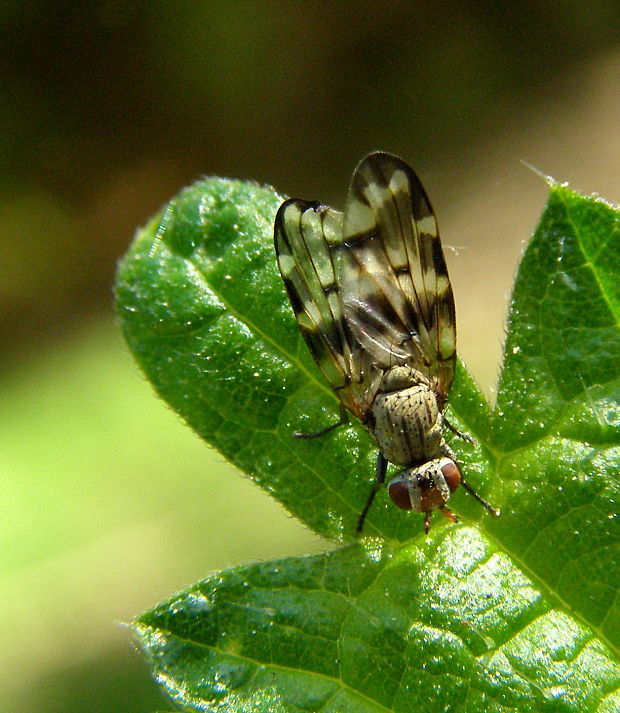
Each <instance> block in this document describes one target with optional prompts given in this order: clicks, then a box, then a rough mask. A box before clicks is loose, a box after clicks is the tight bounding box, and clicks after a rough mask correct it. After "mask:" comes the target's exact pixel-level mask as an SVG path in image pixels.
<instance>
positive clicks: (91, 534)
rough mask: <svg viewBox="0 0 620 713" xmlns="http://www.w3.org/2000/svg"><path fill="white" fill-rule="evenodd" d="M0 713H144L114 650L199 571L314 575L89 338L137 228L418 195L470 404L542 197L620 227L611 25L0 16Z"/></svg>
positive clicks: (301, 7)
mask: <svg viewBox="0 0 620 713" xmlns="http://www.w3.org/2000/svg"><path fill="white" fill-rule="evenodd" d="M0 27H1V31H2V37H1V42H0V55H1V57H2V61H1V62H0V97H1V98H0V127H1V128H0V168H1V170H0V260H1V277H0V329H1V331H2V344H3V349H2V356H1V360H0V380H1V382H2V390H1V392H0V393H1V397H0V411H1V424H2V426H1V429H0V548H1V557H0V611H2V626H1V627H0V711H7V712H8V711H11V713H15V712H16V711H20V712H21V711H31V710H32V711H35V710H36V711H37V712H38V713H51V712H52V711H54V712H60V711H62V712H63V713H66V712H67V711H84V710H88V711H89V712H90V713H99V712H102V713H103V712H104V711H105V712H107V711H110V712H111V711H125V712H129V713H131V712H133V711H136V712H145V713H146V712H147V711H151V710H154V709H155V708H158V707H160V708H165V707H166V703H165V702H162V699H160V697H159V693H158V691H157V689H156V687H155V685H154V684H152V683H151V681H150V679H149V674H148V671H147V668H146V665H145V664H144V663H143V662H142V660H141V658H140V656H139V655H138V654H137V653H136V652H135V651H134V649H133V648H132V644H131V642H130V636H129V634H128V631H127V630H126V629H125V628H123V625H122V622H126V621H129V620H130V619H131V618H132V617H133V616H134V615H135V614H137V613H138V612H140V611H141V610H143V609H145V608H147V607H149V606H150V605H152V604H154V603H156V602H157V601H159V600H160V599H162V598H164V597H165V596H167V595H169V594H170V593H172V592H173V591H175V590H177V589H180V588H181V587H183V586H185V585H187V584H190V583H191V582H193V581H194V580H196V579H198V578H199V577H201V576H203V575H205V574H207V573H209V572H210V571H212V570H213V569H215V568H220V567H224V566H227V565H230V564H236V563H242V562H247V561H250V560H255V559H261V558H267V557H271V556H276V555H284V554H298V553H303V552H311V551H316V550H318V549H321V548H323V547H324V546H325V543H322V542H320V541H319V540H318V539H317V538H316V537H315V536H314V535H312V534H311V533H309V532H307V531H305V530H304V529H303V528H302V527H301V526H300V525H299V524H297V523H296V522H295V521H293V520H292V519H291V518H289V517H288V516H287V515H286V513H284V512H283V511H282V509H281V508H280V507H279V506H278V505H277V504H275V503H273V502H271V501H270V500H269V499H268V498H267V497H266V496H265V495H263V494H262V492H260V491H259V490H258V489H257V488H255V487H254V486H253V485H251V484H250V483H249V482H248V481H247V480H245V479H244V478H243V477H241V476H240V475H239V474H236V473H235V472H234V470H233V469H232V468H231V467H230V466H228V465H227V464H226V463H225V462H224V461H223V459H222V458H221V457H220V456H218V455H217V454H216V453H213V452H211V451H210V450H209V448H208V447H207V446H205V445H204V444H202V443H201V442H199V441H198V439H197V438H196V437H194V436H193V435H192V434H191V433H190V432H189V431H188V430H187V429H186V428H185V427H184V426H183V425H182V424H181V423H180V422H179V421H178V419H177V418H176V417H175V415H174V414H172V413H170V412H169V411H168V410H167V409H166V408H165V406H164V405H163V404H162V403H161V402H159V401H158V400H157V398H156V397H155V396H154V395H153V393H152V392H151V389H150V387H149V385H148V384H147V383H146V381H145V380H144V378H143V377H142V376H141V375H140V373H139V372H138V369H137V367H136V366H135V365H134V364H133V362H132V359H131V357H130V355H129V354H128V352H127V350H126V348H125V347H124V345H123V342H122V339H121V336H120V334H119V330H118V328H117V325H116V324H115V319H114V315H113V312H112V305H111V302H112V299H111V285H112V282H113V276H114V269H115V263H116V261H117V260H118V258H119V257H120V256H121V255H122V253H123V252H124V250H125V249H126V246H127V245H128V243H129V241H130V239H131V236H132V234H133V232H134V230H135V228H136V227H137V226H138V225H140V224H141V223H143V222H145V220H146V219H147V218H148V217H149V216H150V215H152V214H153V213H154V212H155V211H156V210H157V209H158V207H159V206H160V205H161V204H162V203H163V202H164V201H166V200H167V199H168V198H170V197H171V196H172V195H173V194H174V193H176V192H177V191H178V190H179V189H180V188H181V187H182V186H184V185H186V184H188V183H190V182H191V181H193V180H194V179H195V178H196V177H198V176H200V175H201V174H218V175H222V176H231V177H238V178H247V179H253V180H256V181H259V182H262V183H270V184H272V185H274V186H275V187H276V188H277V189H278V190H280V191H282V192H283V193H286V194H289V195H296V196H300V197H304V198H312V199H320V200H322V201H324V202H327V203H332V204H334V205H335V206H336V207H342V204H343V200H344V195H345V191H346V187H347V183H348V180H349V177H350V174H351V171H352V169H353V167H354V165H355V163H356V162H357V161H358V160H359V159H360V158H361V157H362V156H363V155H364V154H365V153H367V152H368V151H370V150H373V149H385V150H390V151H393V152H395V153H397V154H399V155H401V156H402V157H403V158H405V159H406V160H407V161H408V162H410V163H411V164H412V165H413V166H414V167H415V168H416V170H417V171H418V173H419V174H420V176H421V177H422V179H423V181H424V184H425V186H426V187H427V190H428V192H429V194H430V196H431V199H432V201H433V203H434V206H435V210H436V212H437V214H438V216H439V222H440V226H441V229H442V233H443V237H444V242H445V243H446V244H448V245H451V246H453V247H454V250H452V251H449V252H448V261H449V265H450V272H451V276H452V280H453V283H454V286H455V292H456V299H457V312H458V319H459V333H460V337H459V338H460V342H459V348H460V352H461V355H462V356H463V357H464V358H465V360H466V361H467V362H468V364H469V366H470V368H471V370H472V371H473V373H474V375H475V376H476V377H477V379H478V381H479V383H480V384H481V386H482V387H483V389H484V390H485V392H486V393H487V394H489V396H490V398H492V395H493V383H494V380H495V377H496V374H497V369H498V363H499V360H500V351H501V341H502V335H503V325H504V316H505V310H506V305H507V300H508V296H509V292H510V285H511V279H512V276H513V274H514V271H515V268H516V265H517V262H518V257H519V254H520V252H521V250H522V247H523V244H524V242H525V241H526V240H527V238H528V236H529V235H530V233H531V231H532V230H533V228H534V227H535V224H536V221H537V218H538V215H539V213H540V210H541V209H542V207H543V205H544V202H545V198H546V186H545V184H544V182H543V181H541V179H540V178H539V177H538V176H537V175H535V173H533V172H532V171H530V170H529V169H528V168H526V167H525V166H524V165H523V163H522V161H527V162H529V163H530V164H532V165H533V166H535V167H536V168H538V169H539V170H541V171H543V172H545V173H547V174H551V175H553V176H554V177H555V178H557V179H558V180H561V181H569V182H570V183H571V184H572V185H573V186H574V187H575V188H577V189H580V190H583V191H585V192H599V193H600V194H601V195H603V196H605V197H607V198H608V199H610V200H612V201H618V200H619V199H620V171H619V170H618V168H619V166H620V124H619V118H620V12H619V7H618V3H617V1H616V0H591V1H590V2H589V3H583V2H580V1H579V0H556V1H555V2H542V1H534V2H527V3H524V2H517V1H516V0H512V1H504V2H501V3H488V2H481V1H477V2H476V1H472V2H456V1H452V2H450V1H448V2H435V3H428V2H382V3H379V2H365V1H364V0H356V1H355V2H342V3H327V2H319V1H316V0H314V1H310V2H304V3H290V2H289V3H284V2H240V1H239V0H228V1H227V2H225V3H224V2H222V3H218V2H208V1H207V2H189V1H184V0H177V1H174V0H173V1H171V2H158V1H153V0H151V1H150V2H131V1H129V0H127V1H124V0H108V1H102V2H91V3H88V2H86V3H84V2H75V1H72V0H65V1H64V2H57V1H54V0H52V1H50V0H47V1H46V2H43V1H42V0H31V1H29V2H27V1H26V0H9V1H8V2H4V3H2V7H1V8H0Z"/></svg>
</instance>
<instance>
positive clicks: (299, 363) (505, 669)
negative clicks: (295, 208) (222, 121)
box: [117, 179, 620, 713]
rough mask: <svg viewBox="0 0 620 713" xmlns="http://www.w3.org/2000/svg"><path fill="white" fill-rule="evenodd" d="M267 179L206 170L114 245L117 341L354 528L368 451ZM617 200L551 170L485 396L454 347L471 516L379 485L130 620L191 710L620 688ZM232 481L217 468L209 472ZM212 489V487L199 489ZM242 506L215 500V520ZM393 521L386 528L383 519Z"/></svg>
mask: <svg viewBox="0 0 620 713" xmlns="http://www.w3.org/2000/svg"><path fill="white" fill-rule="evenodd" d="M281 200H282V199H281V197H280V196H278V195H276V194H275V193H274V192H273V191H272V190H270V189H266V188H260V187H258V186H255V185H251V184H245V183H241V182H235V181H228V180H222V179H207V180H205V181H203V182H200V183H198V184H196V185H194V186H193V187H191V188H189V189H187V190H186V191H184V192H182V193H181V194H180V195H179V197H178V198H177V199H176V200H175V201H173V202H171V203H170V205H169V206H168V207H167V208H166V209H165V210H164V212H163V213H162V214H161V215H160V216H158V217H157V218H156V219H155V220H153V221H152V222H151V223H150V224H149V225H147V226H146V227H145V228H144V229H143V230H142V231H141V232H140V233H139V234H138V236H137V237H136V240H135V242H134V245H133V247H132V248H131V250H130V252H129V253H128V255H127V256H126V257H125V259H124V260H123V262H122V263H121V266H120V269H119V274H118V282H117V304H118V311H119V315H120V317H121V322H122V325H123V329H124V331H125V335H126V338H127V340H128V342H129V344H130V345H131V347H132V349H133V351H134V354H135V355H136V357H137V359H138V361H139V362H140V364H141V366H142V368H143V369H144V371H145V372H146V374H147V375H148V377H149V378H150V380H151V381H152V383H153V384H154V385H155V387H156V389H157V391H158V392H159V393H160V394H161V395H162V396H163V398H164V399H165V400H166V401H167V402H168V403H170V404H171V405H172V406H173V407H174V408H175V409H176V410H177V411H178V412H179V413H180V414H181V415H182V416H183V418H184V419H185V420H186V421H187V422H188V423H189V424H190V425H191V426H192V427H193V428H194V429H195V430H196V431H197V432H198V433H199V434H200V435H201V436H202V437H203V438H204V439H205V440H207V441H208V442H210V443H212V444H213V445H214V446H215V447H216V448H217V449H218V450H219V451H220V452H221V453H223V454H224V455H225V456H226V457H227V458H228V459H229V460H231V461H232V462H233V463H235V464H236V465H238V466H239V467H240V468H241V469H242V470H244V471H245V472H246V473H248V474H249V475H250V476H251V477H252V478H253V479H254V480H256V481H257V482H258V483H259V484H260V485H261V486H262V487H263V488H265V489H267V490H268V491H269V492H270V493H271V494H272V495H273V496H274V497H276V498H277V499H278V500H280V501H281V502H282V503H283V504H284V505H285V506H286V507H287V508H288V509H289V510H290V511H291V512H292V513H294V514H295V515H296V516H297V517H299V518H300V519H302V520H303V521H304V522H305V523H307V524H308V525H309V526H310V527H311V528H313V529H314V530H315V531H316V532H318V533H320V534H322V535H324V536H325V537H328V538H330V539H333V540H336V541H340V542H342V541H347V540H349V541H350V540H353V539H354V526H355V521H356V519H357V516H358V514H359V512H360V510H361V508H362V506H363V504H364V502H365V500H366V497H367V494H368V490H369V487H370V484H371V482H372V480H373V470H374V457H375V452H376V449H375V448H374V446H373V442H372V439H371V437H370V436H369V434H368V433H367V432H366V431H365V430H364V429H362V428H361V426H359V425H356V424H353V425H351V426H350V427H349V428H345V429H340V430H339V431H337V432H334V433H331V434H329V435H327V436H325V437H323V438H321V439H317V440H315V441H297V440H294V439H293V438H292V433H293V432H294V431H295V430H306V431H307V430H314V429H318V428H321V427H323V426H325V425H328V424H329V423H332V422H334V421H335V420H336V419H337V411H338V408H337V406H338V404H337V400H336V398H335V397H334V395H333V394H332V393H331V392H330V390H329V389H328V387H327V386H326V384H325V383H324V382H323V381H322V379H321V377H320V375H319V373H318V371H317V369H316V368H315V366H314V364H313V363H312V360H311V358H310V356H309V354H308V352H307V349H306V347H305V344H304V343H303V340H302V339H301V337H300V335H299V332H298V329H297V326H296V324H295V320H294V318H293V316H292V311H291V310H290V307H289V305H288V302H287V300H286V296H285V293H284V289H283V286H282V284H281V280H280V278H279V275H278V274H277V270H276V267H275V259H274V255H273V248H272V238H271V232H272V224H273V217H274V215H275V211H276V209H277V207H278V205H279V203H280V201H281ZM619 233H620V217H619V216H618V213H617V212H616V211H615V210H614V209H613V207H612V206H610V205H608V204H606V203H605V202H604V201H602V200H600V199H597V198H592V197H583V196H580V195H578V194H576V193H574V192H572V191H570V190H569V189H568V188H566V187H565V186H560V185H557V184H552V185H551V190H550V196H549V202H548V205H547V207H546V209H545V212H544V214H543V216H542V218H541V222H540V225H539V227H538V229H537V231H536V234H535V235H534V237H533V239H532V241H531V243H530V245H529V246H528V248H527V250H526V252H525V255H524V257H523V261H522V264H521V266H520V269H519V273H518V277H517V281H516V285H515V288H514V293H513V299H512V304H511V316H510V320H509V330H508V336H507V342H506V348H505V356H504V365H503V370H502V376H501V380H500V388H499V391H498V398H497V406H496V407H495V409H494V410H493V411H491V410H490V409H489V407H488V406H487V404H486V403H485V401H484V399H483V398H482V396H481V395H480V393H479V391H478V390H477V388H476V387H475V385H474V384H473V382H472V380H471V379H470V377H469V376H468V374H467V372H466V370H465V369H464V368H463V367H462V366H461V365H459V369H458V371H457V378H456V381H455V385H454V387H453V391H452V393H451V396H450V406H449V409H450V419H451V421H453V422H455V423H456V424H457V425H458V426H459V427H461V428H462V429H463V430H465V431H468V432H470V433H472V434H473V435H474V436H475V437H476V439H477V445H476V446H472V445H470V444H469V443H466V442H462V441H460V440H458V439H455V440H454V441H453V442H452V446H453V448H454V449H455V450H457V453H458V455H459V458H460V459H461V460H462V462H463V470H464V472H465V474H466V477H467V480H468V482H469V483H470V484H471V485H473V486H474V487H475V488H476V489H477V490H478V491H479V492H480V493H481V494H482V495H483V496H484V497H486V498H487V499H489V500H490V501H491V502H492V503H493V505H495V506H499V507H500V508H501V510H502V516H501V517H499V518H493V517H491V516H489V515H488V514H487V513H486V512H485V511H483V510H482V508H481V507H480V506H479V504H478V503H476V502H475V501H474V500H473V499H472V498H470V497H469V496H468V495H467V494H466V493H464V492H461V491H457V493H455V495H454V497H453V503H454V510H455V511H456V512H457V513H458V514H459V516H461V517H462V519H463V521H464V522H465V523H468V526H465V525H457V526H454V525H448V524H447V523H442V522H439V519H438V518H437V520H436V522H435V524H434V527H433V530H432V531H431V535H430V536H429V537H427V538H425V537H423V535H422V533H421V516H419V515H416V514H412V513H407V512H403V511H400V510H398V509H397V508H395V507H393V506H392V505H390V504H389V503H388V499H387V497H386V494H385V492H383V493H381V494H380V495H379V496H378V497H377V501H376V504H375V505H373V508H372V509H371V512H370V514H369V517H368V521H367V528H366V534H367V535H369V536H375V537H372V538H369V539H367V540H364V541H362V542H360V543H357V544H355V545H350V546H347V547H345V548H343V549H341V550H338V551H336V552H333V553H332V554H330V555H325V556H323V557H318V558H316V557H315V558H307V559H303V558H299V559H290V560H284V561H282V562H276V563H268V564H266V565H260V566H252V567H246V568H241V569H236V570H231V571H229V572H226V573H224V574H221V575H218V576H217V577H214V578H212V579H208V580H205V581H204V582H202V583H200V584H198V585H197V586H196V587H193V588H191V589H190V590H188V591H187V592H184V593H183V594H181V595H179V596H178V597H175V598H174V599H173V600H171V601H170V602H167V603H165V604H163V605H161V606H160V607H158V608H157V609H155V610H154V611H152V612H150V613H147V614H145V615H144V616H143V617H141V618H140V619H139V620H138V621H137V622H136V625H135V626H136V632H137V636H138V638H139V641H140V643H141V645H142V647H143V649H144V650H145V652H146V654H147V656H148V657H149V659H150V660H151V662H152V665H153V667H154V671H155V673H156V675H157V677H158V679H159V680H160V682H161V683H162V685H164V687H165V688H166V689H167V690H168V692H169V693H170V695H171V696H172V697H173V698H174V699H175V701H176V702H177V703H178V704H179V705H181V706H182V707H183V708H185V709H187V710H194V709H200V710H205V709H206V710H215V709H217V710H228V711H249V710H252V711H256V710H260V711H262V710H282V711H288V710H291V711H293V710H294V711H297V710H304V711H306V710H307V711H318V710H321V711H329V710H334V711H336V710H338V711H346V710H355V711H365V710H368V711H386V710H393V711H409V710H412V711H414V710H415V711H429V712H433V713H434V712H435V711H444V710H453V711H494V712H495V711H498V712H499V711H502V712H503V711H515V712H517V711H518V712H521V711H553V712H555V711H598V712H601V713H611V711H615V710H618V709H619V707H620V667H619V665H618V659H619V658H620V598H619V597H618V591H619V589H620V517H618V498H619V497H620V493H619V490H620V478H619V475H618V473H619V466H620V457H619V456H620V451H619V450H618V445H619V441H620V391H619V386H620V373H619V372H620V330H619V329H618V316H619V315H620V286H619V284H618V280H617V279H616V276H617V275H618V274H620V240H619V238H620V235H619ZM222 487H225V483H223V484H222ZM205 497H206V495H205ZM226 516H230V517H234V513H230V514H228V515H227V514H226V513H223V514H222V517H226ZM383 538H384V539H383Z"/></svg>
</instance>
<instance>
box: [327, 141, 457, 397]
mask: <svg viewBox="0 0 620 713" xmlns="http://www.w3.org/2000/svg"><path fill="white" fill-rule="evenodd" d="M334 264H335V268H336V275H337V282H338V288H339V292H340V297H341V300H342V304H343V309H344V315H345V321H346V323H347V325H348V327H349V329H350V330H351V333H352V334H353V338H354V340H355V341H356V342H358V343H359V345H360V346H361V347H362V349H364V350H365V351H367V352H368V353H369V354H370V355H371V356H372V360H373V363H374V364H376V365H377V366H378V367H380V368H381V367H382V368H389V367H391V366H394V365H395V364H404V365H410V366H412V367H413V368H415V369H416V370H418V371H420V372H422V373H423V374H424V375H425V376H426V377H427V378H428V379H429V382H430V384H431V386H432V388H433V389H434V390H435V392H436V393H437V396H438V399H439V403H440V406H442V405H443V404H444V403H445V400H446V397H447V395H448V391H449V390H450V386H451V385H452V381H453V379H454V368H455V360H456V327H455V312H454V297H453V294H452V287H451V285H450V280H449V278H448V272H447V269H446V262H445V259H444V255H443V251H442V248H441V242H440V239H439V232H438V230H437V223H436V221H435V216H434V213H433V209H432V207H431V204H430V202H429V200H428V197H427V196H426V192H425V191H424V188H422V184H421V183H420V181H419V179H418V177H417V176H416V175H415V173H414V172H413V170H412V169H411V168H410V167H409V166H408V165H407V164H406V163H404V162H403V161H401V160H400V159H399V158H397V157H396V156H392V155H390V154H386V153H373V154H370V155H369V156H367V157H366V158H365V159H364V160H363V161H362V162H361V163H360V164H359V165H358V167H357V169H356V170H355V173H354V174H353V179H352V181H351V187H350V189H349V195H348V199H347V204H346V209H345V214H344V221H343V228H342V238H341V244H340V249H339V250H337V252H336V254H334Z"/></svg>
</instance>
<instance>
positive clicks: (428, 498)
mask: <svg viewBox="0 0 620 713" xmlns="http://www.w3.org/2000/svg"><path fill="white" fill-rule="evenodd" d="M460 482H461V472H460V470H459V468H458V466H457V464H456V463H455V462H454V461H453V460H451V459H450V458H436V459H434V460H431V461H429V462H428V463H424V465H421V466H418V467H417V468H409V469H407V470H403V471H402V472H401V473H399V474H398V475H396V476H395V477H394V478H392V480H390V482H389V483H388V493H389V496H390V498H391V500H392V502H393V503H394V504H395V505H397V506H398V507H399V508H401V510H414V511H415V512H431V510H436V509H437V508H442V507H444V506H445V504H446V503H447V502H448V500H449V499H450V495H451V494H452V493H453V492H454V491H455V490H456V489H457V488H458V487H459V484H460Z"/></svg>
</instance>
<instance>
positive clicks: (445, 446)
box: [441, 443, 500, 515]
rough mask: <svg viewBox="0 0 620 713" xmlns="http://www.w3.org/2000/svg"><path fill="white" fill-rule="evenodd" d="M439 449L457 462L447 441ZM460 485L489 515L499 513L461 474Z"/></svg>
mask: <svg viewBox="0 0 620 713" xmlns="http://www.w3.org/2000/svg"><path fill="white" fill-rule="evenodd" d="M441 451H442V453H443V454H444V455H445V456H447V457H448V458H450V460H453V461H454V462H455V463H458V459H457V457H456V453H455V452H454V451H453V450H452V448H450V446H449V445H448V444H447V443H442V445H441ZM461 485H462V486H463V487H464V488H465V490H467V492H468V493H469V494H470V495H471V496H472V497H473V498H475V499H476V500H477V501H478V502H479V503H480V505H482V507H483V508H484V509H485V510H486V511H487V512H490V513H491V515H499V514H500V511H499V509H498V508H494V507H493V506H492V505H491V503H489V502H487V501H486V500H485V499H484V498H483V497H482V496H481V495H478V493H477V492H476V491H475V490H474V489H473V488H472V487H471V485H470V484H469V483H468V482H467V481H466V480H465V478H463V476H462V475H461Z"/></svg>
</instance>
